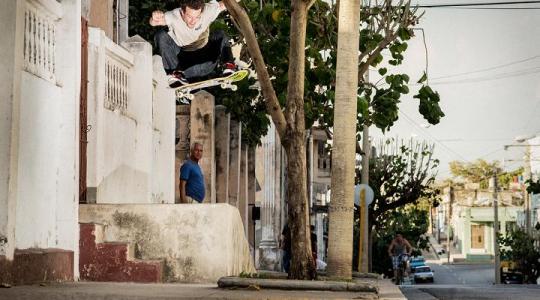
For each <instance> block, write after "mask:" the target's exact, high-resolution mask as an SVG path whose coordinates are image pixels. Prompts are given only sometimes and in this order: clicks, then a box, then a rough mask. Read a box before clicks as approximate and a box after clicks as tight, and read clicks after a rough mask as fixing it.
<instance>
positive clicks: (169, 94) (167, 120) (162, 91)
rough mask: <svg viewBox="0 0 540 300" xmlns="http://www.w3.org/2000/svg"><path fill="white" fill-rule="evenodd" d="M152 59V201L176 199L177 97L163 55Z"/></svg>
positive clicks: (166, 201)
mask: <svg viewBox="0 0 540 300" xmlns="http://www.w3.org/2000/svg"><path fill="white" fill-rule="evenodd" d="M152 59H153V75H154V83H153V86H154V89H153V95H152V129H153V144H154V149H153V159H152V202H153V203H174V188H175V183H174V182H175V175H174V174H175V168H174V166H175V155H174V151H175V144H174V142H175V126H176V123H175V122H176V119H175V118H176V116H175V114H176V101H175V96H174V90H172V89H170V88H169V87H168V86H167V76H166V75H165V71H164V70H163V62H162V60H161V56H157V55H156V56H154V57H153V58H152Z"/></svg>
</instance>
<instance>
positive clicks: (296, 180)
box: [223, 0, 316, 279]
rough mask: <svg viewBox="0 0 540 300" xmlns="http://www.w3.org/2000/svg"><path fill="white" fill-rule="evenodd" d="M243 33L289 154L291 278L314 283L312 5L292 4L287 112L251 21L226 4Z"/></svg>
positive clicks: (299, 0)
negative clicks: (308, 124)
mask: <svg viewBox="0 0 540 300" xmlns="http://www.w3.org/2000/svg"><path fill="white" fill-rule="evenodd" d="M223 3H225V6H226V7H227V9H228V10H229V13H230V14H231V16H232V17H233V19H234V20H235V21H236V22H237V24H238V27H239V30H240V31H241V32H242V35H243V36H244V38H245V39H246V44H247V48H248V51H249V53H250V55H251V57H252V59H253V63H254V65H255V69H256V71H257V77H258V79H259V82H260V84H261V90H262V94H263V96H264V98H265V102H266V109H267V111H268V113H269V114H270V115H271V117H272V120H273V121H274V124H275V125H276V130H277V131H278V133H279V136H280V138H281V141H282V142H281V143H282V145H283V147H284V148H285V151H286V152H287V179H288V183H289V184H288V186H287V198H288V201H289V210H288V213H289V228H290V230H291V238H292V241H293V242H292V261H291V270H290V272H289V278H291V279H314V278H315V276H316V268H315V262H314V261H313V257H312V255H311V239H310V234H309V206H308V199H307V191H306V182H307V180H306V176H307V174H306V146H305V140H304V136H305V119H304V71H305V44H306V25H307V11H308V8H309V6H310V5H311V4H312V2H309V1H303V0H293V1H292V3H291V8H292V9H291V30H290V52H289V73H288V74H289V82H288V87H287V104H286V107H285V112H282V111H281V108H280V106H279V102H278V100H277V97H276V94H275V91H274V89H273V87H272V83H271V82H270V76H269V75H268V71H267V70H266V65H265V64H264V59H263V57H262V55H261V52H260V49H259V45H258V43H257V40H256V37H255V33H254V31H253V26H252V25H251V21H250V20H249V17H248V16H247V14H246V12H245V11H244V10H243V9H242V7H240V6H239V5H238V3H236V2H235V1H234V0H223Z"/></svg>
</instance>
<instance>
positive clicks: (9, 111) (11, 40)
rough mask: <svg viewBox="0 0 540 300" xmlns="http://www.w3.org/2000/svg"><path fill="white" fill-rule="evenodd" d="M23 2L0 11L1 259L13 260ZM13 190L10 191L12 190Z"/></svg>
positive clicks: (7, 4)
mask: <svg viewBox="0 0 540 300" xmlns="http://www.w3.org/2000/svg"><path fill="white" fill-rule="evenodd" d="M23 15H24V1H8V2H6V3H3V5H2V9H1V10H0V35H1V36H2V41H3V42H2V43H0V53H2V55H0V64H1V65H2V66H3V68H2V69H1V70H0V112H1V115H2V117H0V136H1V137H2V138H1V139H0V256H2V255H7V257H8V258H10V259H11V258H12V257H13V249H14V243H13V241H14V237H15V232H14V227H15V221H14V220H15V205H14V203H15V199H14V197H13V195H10V194H9V191H10V188H9V187H10V186H12V187H15V188H16V182H17V177H18V176H17V170H18V168H17V162H18V161H17V157H18V155H17V153H18V149H17V147H18V138H19V134H18V131H19V105H20V101H21V99H20V84H21V80H20V79H21V78H20V76H21V70H22V55H21V49H22V45H23V37H22V35H23V34H22V32H23V30H24V29H23V28H24V23H23V22H24V18H23ZM12 190H13V189H12Z"/></svg>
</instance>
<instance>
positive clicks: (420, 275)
mask: <svg viewBox="0 0 540 300" xmlns="http://www.w3.org/2000/svg"><path fill="white" fill-rule="evenodd" d="M411 270H412V273H413V274H414V282H415V283H416V282H431V283H433V280H434V276H433V271H432V270H431V267H430V266H418V267H416V268H412V269H411Z"/></svg>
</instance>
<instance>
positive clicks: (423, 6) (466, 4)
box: [417, 1, 540, 8]
mask: <svg viewBox="0 0 540 300" xmlns="http://www.w3.org/2000/svg"><path fill="white" fill-rule="evenodd" d="M516 4H540V1H514V2H512V1H509V2H483V3H482V2H477V3H454V4H434V5H417V7H420V8H442V7H470V6H494V5H516Z"/></svg>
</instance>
